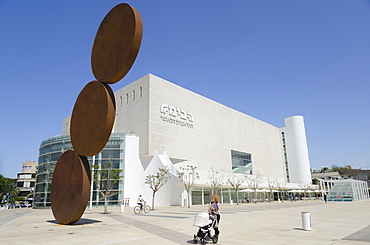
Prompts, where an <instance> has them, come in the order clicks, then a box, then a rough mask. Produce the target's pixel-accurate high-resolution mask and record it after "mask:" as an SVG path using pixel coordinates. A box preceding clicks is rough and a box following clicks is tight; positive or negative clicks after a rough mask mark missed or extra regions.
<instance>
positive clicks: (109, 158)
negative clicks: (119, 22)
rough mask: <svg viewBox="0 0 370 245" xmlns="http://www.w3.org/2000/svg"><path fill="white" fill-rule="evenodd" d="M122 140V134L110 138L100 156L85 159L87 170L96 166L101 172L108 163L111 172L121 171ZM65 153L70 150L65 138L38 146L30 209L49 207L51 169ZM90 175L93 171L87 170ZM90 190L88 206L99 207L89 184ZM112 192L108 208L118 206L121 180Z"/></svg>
mask: <svg viewBox="0 0 370 245" xmlns="http://www.w3.org/2000/svg"><path fill="white" fill-rule="evenodd" d="M124 137H125V135H124V134H122V133H114V134H111V136H110V138H109V141H108V142H107V144H106V145H105V147H104V149H103V150H102V151H101V152H100V153H98V154H97V155H95V156H88V157H87V159H88V161H89V164H90V169H91V166H92V165H98V166H99V168H100V169H104V166H107V164H108V162H111V163H112V168H113V169H122V170H124V155H125V152H124V151H125V149H124V145H125V142H124ZM68 150H73V147H72V143H71V139H70V136H69V135H59V136H55V137H52V138H49V139H47V140H44V141H43V142H42V143H41V145H40V148H39V160H38V173H37V176H36V185H35V197H34V208H48V207H50V187H51V180H52V177H53V172H54V168H55V165H56V163H57V162H58V159H59V157H60V156H61V155H62V154H63V153H64V152H65V151H68ZM91 171H93V170H92V169H91ZM122 175H123V176H124V172H122ZM92 183H93V182H92ZM92 187H93V188H92V190H91V193H90V200H89V205H90V206H92V205H95V206H97V205H103V204H104V199H103V198H101V197H99V194H98V190H97V189H96V188H95V185H94V184H92ZM114 190H118V192H116V193H114V194H112V195H111V196H109V197H108V205H120V204H121V203H122V200H123V182H122V180H120V181H119V182H118V183H117V184H116V186H115V187H114ZM90 202H91V203H90Z"/></svg>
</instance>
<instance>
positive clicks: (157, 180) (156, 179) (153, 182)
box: [145, 168, 171, 210]
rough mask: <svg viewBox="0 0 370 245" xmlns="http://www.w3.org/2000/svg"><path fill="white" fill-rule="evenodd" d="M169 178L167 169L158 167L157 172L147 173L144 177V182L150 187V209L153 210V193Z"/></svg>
mask: <svg viewBox="0 0 370 245" xmlns="http://www.w3.org/2000/svg"><path fill="white" fill-rule="evenodd" d="M170 178H171V176H170V175H169V170H168V169H164V168H159V172H157V173H156V174H149V175H147V176H146V178H145V184H147V185H149V188H150V189H152V191H153V194H152V210H154V198H155V193H156V192H157V191H159V189H160V188H161V187H162V186H164V185H165V184H166V183H167V181H168V180H169V179H170Z"/></svg>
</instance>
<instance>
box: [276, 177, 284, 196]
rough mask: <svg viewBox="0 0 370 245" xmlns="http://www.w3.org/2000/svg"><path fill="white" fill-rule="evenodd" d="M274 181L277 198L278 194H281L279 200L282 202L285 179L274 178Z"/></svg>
mask: <svg viewBox="0 0 370 245" xmlns="http://www.w3.org/2000/svg"><path fill="white" fill-rule="evenodd" d="M275 183H276V188H277V190H278V199H280V194H281V201H282V202H284V197H283V190H284V189H285V186H286V181H285V180H278V179H276V182H275Z"/></svg>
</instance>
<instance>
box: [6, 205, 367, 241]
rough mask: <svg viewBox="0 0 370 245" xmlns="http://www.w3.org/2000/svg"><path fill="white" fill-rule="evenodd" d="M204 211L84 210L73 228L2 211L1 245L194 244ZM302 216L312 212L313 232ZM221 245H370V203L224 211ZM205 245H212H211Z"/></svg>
mask: <svg viewBox="0 0 370 245" xmlns="http://www.w3.org/2000/svg"><path fill="white" fill-rule="evenodd" d="M206 209H207V208H206V206H193V207H191V208H190V209H188V208H185V207H158V208H157V209H156V210H154V211H152V212H150V213H149V214H138V215H136V214H134V213H133V208H131V207H129V208H127V207H126V208H125V210H124V212H123V213H121V212H120V208H117V207H110V208H108V211H109V212H110V213H109V214H102V211H103V208H101V207H99V208H94V209H93V210H91V211H90V210H89V209H86V212H85V213H84V215H83V216H82V218H81V219H80V221H78V222H77V223H76V224H74V225H59V224H57V223H56V222H55V219H54V217H53V215H52V212H51V210H50V209H48V210H45V209H43V210H42V209H27V208H23V209H10V210H0V245H2V244H27V245H29V244H84V245H90V244H101V245H103V244H125V245H130V244H135V245H141V244H160V245H162V244H163V245H166V244H192V238H193V234H194V233H195V232H196V231H197V227H195V226H193V220H194V216H195V215H196V214H198V213H199V212H203V211H206ZM301 212H310V215H311V224H312V225H311V227H312V230H311V231H304V230H303V229H302V218H301ZM220 231H221V233H220V237H219V242H218V244H261V245H265V244H266V245H267V244H335V245H344V244H357V245H360V244H363V245H364V244H370V200H366V201H359V202H344V203H342V202H335V203H324V202H322V201H319V200H316V201H297V202H283V203H282V202H280V203H279V202H274V203H258V204H241V205H229V204H225V205H222V206H221V224H220ZM207 244H213V243H212V242H211V241H208V242H207Z"/></svg>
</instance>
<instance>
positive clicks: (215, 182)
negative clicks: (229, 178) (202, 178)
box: [208, 168, 224, 194]
mask: <svg viewBox="0 0 370 245" xmlns="http://www.w3.org/2000/svg"><path fill="white" fill-rule="evenodd" d="M208 179H209V182H210V184H211V188H212V192H213V193H214V194H217V191H218V190H219V189H220V188H221V186H222V184H223V179H224V175H223V173H222V172H221V173H219V172H218V171H217V170H215V169H213V168H211V171H209V176H208Z"/></svg>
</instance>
